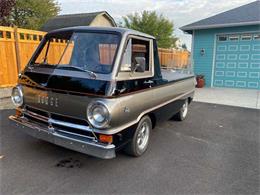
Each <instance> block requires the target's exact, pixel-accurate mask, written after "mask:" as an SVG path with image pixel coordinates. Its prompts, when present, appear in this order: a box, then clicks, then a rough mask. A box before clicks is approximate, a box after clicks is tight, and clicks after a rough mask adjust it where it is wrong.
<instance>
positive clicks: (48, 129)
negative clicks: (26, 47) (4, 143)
mask: <svg viewBox="0 0 260 195" xmlns="http://www.w3.org/2000/svg"><path fill="white" fill-rule="evenodd" d="M194 86H195V80H194V75H193V74H183V73H178V72H175V71H171V70H161V68H160V63H159V57H158V48H157V44H156V40H155V38H154V37H152V36H150V35H147V34H144V33H141V32H138V31H134V30H129V29H125V28H103V27H72V28H65V29H60V30H55V31H52V32H50V33H48V34H47V35H46V36H45V37H44V39H43V40H42V41H41V43H40V45H39V47H38V48H37V50H36V51H35V53H34V54H33V56H32V58H31V60H30V61H29V62H28V65H27V66H26V68H25V69H24V71H23V72H22V73H21V74H20V75H19V80H18V85H17V86H16V87H14V89H13V93H12V100H13V103H14V104H15V105H16V107H17V108H16V114H14V115H12V116H10V117H9V118H10V119H11V120H12V121H13V122H14V123H15V124H16V125H17V127H18V128H19V129H20V130H23V131H25V132H26V133H28V134H30V135H32V136H34V137H37V138H40V139H43V140H46V141H49V142H52V143H54V144H57V145H60V146H63V147H66V148H70V149H73V150H76V151H79V152H82V153H85V154H89V155H93V156H96V157H100V158H105V159H109V158H113V157H115V156H116V150H119V149H125V151H126V152H127V153H128V154H131V155H133V156H141V155H142V154H143V153H144V152H145V151H146V149H147V147H148V143H149V138H150V134H151V131H152V128H154V127H155V125H156V124H157V123H158V122H159V121H163V120H167V119H169V118H171V117H172V116H175V117H177V118H178V119H179V120H184V119H185V118H186V115H187V110H188V104H189V103H190V102H191V101H192V98H193V94H194Z"/></svg>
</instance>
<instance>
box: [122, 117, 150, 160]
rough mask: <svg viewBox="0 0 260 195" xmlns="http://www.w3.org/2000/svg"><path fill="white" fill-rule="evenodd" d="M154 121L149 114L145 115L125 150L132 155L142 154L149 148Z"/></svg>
mask: <svg viewBox="0 0 260 195" xmlns="http://www.w3.org/2000/svg"><path fill="white" fill-rule="evenodd" d="M151 130H152V121H151V118H150V117H149V116H144V117H143V118H141V120H140V121H139V123H138V125H137V127H136V130H135V133H134V135H133V138H132V140H131V141H130V142H129V143H128V144H127V145H126V147H125V152H126V153H127V154H130V155H132V156H135V157H138V156H142V155H143V153H145V151H146V150H147V148H148V145H149V140H150V133H151Z"/></svg>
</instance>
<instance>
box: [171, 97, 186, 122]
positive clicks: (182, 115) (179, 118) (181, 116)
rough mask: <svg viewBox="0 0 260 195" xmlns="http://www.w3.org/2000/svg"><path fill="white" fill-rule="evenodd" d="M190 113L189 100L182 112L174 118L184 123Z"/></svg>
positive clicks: (183, 106)
mask: <svg viewBox="0 0 260 195" xmlns="http://www.w3.org/2000/svg"><path fill="white" fill-rule="evenodd" d="M188 111H189V101H188V99H186V100H185V102H184V104H183V105H182V107H181V109H180V111H179V112H178V113H177V114H176V115H175V116H174V117H173V118H174V119H176V120H178V121H183V120H185V119H186V118H187V115H188Z"/></svg>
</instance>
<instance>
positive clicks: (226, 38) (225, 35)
mask: <svg viewBox="0 0 260 195" xmlns="http://www.w3.org/2000/svg"><path fill="white" fill-rule="evenodd" d="M220 37H226V40H225V41H227V40H228V36H227V35H218V41H219V42H225V41H223V40H219V38H220Z"/></svg>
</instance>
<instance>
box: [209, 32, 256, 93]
mask: <svg viewBox="0 0 260 195" xmlns="http://www.w3.org/2000/svg"><path fill="white" fill-rule="evenodd" d="M215 52H216V54H215V66H214V75H213V86H215V87H232V88H247V89H260V32H259V33H251V34H232V35H218V36H217V41H216V50H215Z"/></svg>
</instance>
